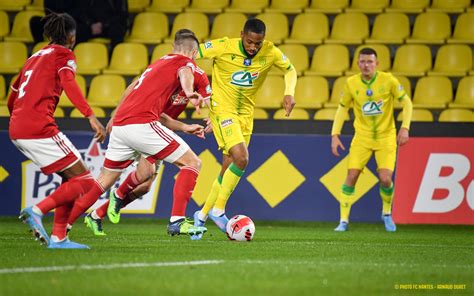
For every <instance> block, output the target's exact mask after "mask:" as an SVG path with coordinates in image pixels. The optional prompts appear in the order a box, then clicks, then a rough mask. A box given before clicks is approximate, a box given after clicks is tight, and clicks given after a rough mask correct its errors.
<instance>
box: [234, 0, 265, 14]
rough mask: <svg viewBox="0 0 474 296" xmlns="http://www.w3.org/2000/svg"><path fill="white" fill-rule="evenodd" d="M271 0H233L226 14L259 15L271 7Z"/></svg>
mask: <svg viewBox="0 0 474 296" xmlns="http://www.w3.org/2000/svg"><path fill="white" fill-rule="evenodd" d="M269 2H270V1H269V0H232V1H231V3H230V6H229V7H227V8H226V9H225V11H226V12H241V13H248V14H258V13H261V12H262V10H263V9H264V8H265V7H267V6H268V5H269Z"/></svg>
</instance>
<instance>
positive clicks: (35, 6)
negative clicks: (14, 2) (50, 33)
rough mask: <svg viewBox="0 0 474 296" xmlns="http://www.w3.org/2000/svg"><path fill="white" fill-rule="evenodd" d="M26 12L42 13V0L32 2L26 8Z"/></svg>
mask: <svg viewBox="0 0 474 296" xmlns="http://www.w3.org/2000/svg"><path fill="white" fill-rule="evenodd" d="M26 10H41V11H44V0H33V2H32V3H31V4H30V5H28V6H26Z"/></svg>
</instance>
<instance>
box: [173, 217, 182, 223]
mask: <svg viewBox="0 0 474 296" xmlns="http://www.w3.org/2000/svg"><path fill="white" fill-rule="evenodd" d="M179 219H184V216H171V218H170V223H174V222H176V221H178V220H179Z"/></svg>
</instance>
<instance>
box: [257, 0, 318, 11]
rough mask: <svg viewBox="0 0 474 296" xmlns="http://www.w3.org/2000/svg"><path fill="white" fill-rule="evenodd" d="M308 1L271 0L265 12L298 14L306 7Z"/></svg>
mask: <svg viewBox="0 0 474 296" xmlns="http://www.w3.org/2000/svg"><path fill="white" fill-rule="evenodd" d="M308 4H309V1H308V0H272V1H271V5H270V6H269V7H268V8H265V12H281V13H285V14H298V13H301V12H302V11H303V9H304V8H306V7H308Z"/></svg>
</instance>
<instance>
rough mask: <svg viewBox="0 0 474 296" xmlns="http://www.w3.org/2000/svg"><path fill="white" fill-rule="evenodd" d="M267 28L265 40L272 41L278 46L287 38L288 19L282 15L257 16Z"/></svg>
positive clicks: (267, 14) (263, 14) (265, 14)
mask: <svg viewBox="0 0 474 296" xmlns="http://www.w3.org/2000/svg"><path fill="white" fill-rule="evenodd" d="M257 18H258V19H261V20H262V21H263V22H264V23H265V26H266V27H267V32H266V34H265V39H268V40H270V41H272V42H273V43H275V44H280V43H282V42H283V40H284V39H285V38H287V37H288V32H289V30H288V28H289V24H288V18H287V17H286V16H285V15H284V14H283V13H276V12H275V13H262V14H259V15H257Z"/></svg>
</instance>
